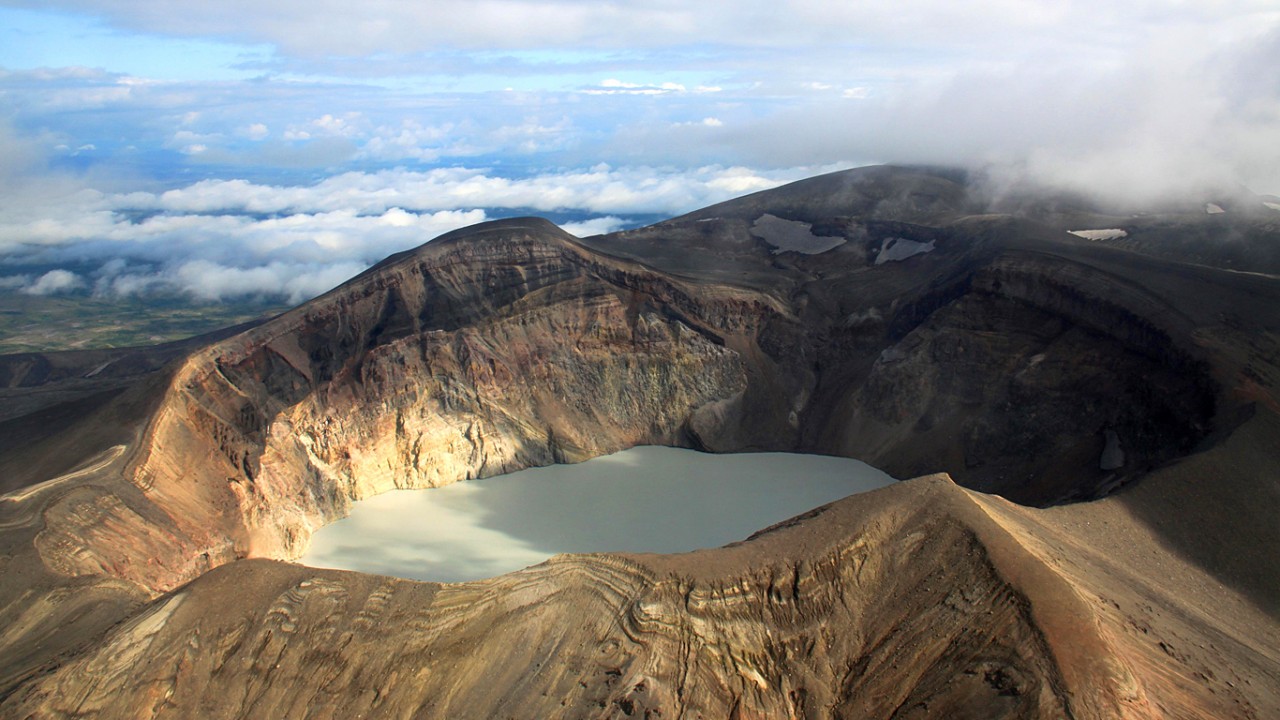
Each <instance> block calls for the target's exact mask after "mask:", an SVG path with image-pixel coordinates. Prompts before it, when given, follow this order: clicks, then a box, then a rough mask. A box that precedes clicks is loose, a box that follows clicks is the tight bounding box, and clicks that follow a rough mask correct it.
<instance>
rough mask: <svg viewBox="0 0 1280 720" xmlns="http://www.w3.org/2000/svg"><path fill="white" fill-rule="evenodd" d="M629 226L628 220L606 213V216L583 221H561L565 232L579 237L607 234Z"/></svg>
mask: <svg viewBox="0 0 1280 720" xmlns="http://www.w3.org/2000/svg"><path fill="white" fill-rule="evenodd" d="M626 226H627V221H626V220H623V219H622V218H620V217H614V216H612V215H606V216H605V217H598V218H591V219H590V220H583V221H582V222H569V223H561V224H560V227H561V228H563V229H564V231H565V232H567V233H569V234H571V235H577V236H578V237H591V236H592V235H605V234H607V233H611V232H617V231H618V230H621V229H623V228H625V227H626Z"/></svg>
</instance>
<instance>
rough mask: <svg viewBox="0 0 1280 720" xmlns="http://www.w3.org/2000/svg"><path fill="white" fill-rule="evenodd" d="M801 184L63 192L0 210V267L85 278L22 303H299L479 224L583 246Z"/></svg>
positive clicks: (657, 173)
mask: <svg viewBox="0 0 1280 720" xmlns="http://www.w3.org/2000/svg"><path fill="white" fill-rule="evenodd" d="M813 172H814V169H812V168H805V169H790V170H786V171H763V172H762V171H753V170H749V169H746V168H741V167H737V168H721V167H715V166H709V167H703V168H698V169H695V170H691V171H685V170H677V169H670V168H668V169H657V168H648V167H638V168H612V167H609V166H606V165H599V166H596V167H593V168H589V169H584V170H575V171H563V172H552V173H544V174H539V175H533V176H528V177H506V176H502V175H498V174H496V173H494V172H492V171H489V170H484V169H468V168H440V169H436V170H431V171H426V172H415V171H409V170H404V169H394V170H383V171H378V172H349V173H341V174H338V175H333V176H330V177H327V178H324V179H323V180H321V181H319V182H316V183H313V184H310V185H264V184H258V183H254V182H250V181H248V180H244V179H233V180H202V181H199V182H195V183H192V184H190V185H186V186H184V187H178V188H174V189H172V190H165V191H132V192H103V191H99V190H95V189H92V188H88V187H79V188H76V189H74V190H72V189H71V188H70V187H68V188H66V190H65V191H64V192H61V193H56V194H39V195H37V196H33V197H31V198H30V201H29V202H24V203H15V204H13V205H11V206H5V207H4V208H0V257H3V258H5V260H6V262H8V263H9V264H11V265H19V266H20V265H22V264H24V263H25V264H28V265H34V264H40V265H44V266H46V267H47V266H48V265H50V264H53V265H59V264H61V265H70V264H74V265H75V267H77V268H91V269H90V270H85V271H83V272H84V273H85V276H84V277H81V276H78V275H74V274H72V273H71V272H70V271H64V270H57V271H54V272H53V273H49V274H47V275H45V276H42V277H41V278H40V279H39V280H37V281H34V282H33V281H31V280H30V278H29V277H28V278H24V279H23V280H22V281H21V284H20V287H22V288H25V290H24V291H27V292H33V293H41V294H47V293H52V292H63V291H69V290H73V289H84V288H90V289H91V291H92V292H93V294H95V295H97V296H102V297H139V296H142V297H146V296H159V295H183V296H186V297H189V298H191V299H194V300H198V301H219V300H226V299H232V298H238V297H255V296H260V297H268V296H270V297H274V298H282V299H285V300H287V301H289V302H300V301H301V300H305V299H307V298H309V297H312V296H314V295H316V294H318V293H320V292H323V291H324V290H327V289H329V288H331V287H333V286H335V285H337V284H339V283H340V282H341V281H343V280H345V279H346V278H348V277H350V276H352V275H354V274H356V273H358V272H360V271H361V270H363V269H364V268H366V267H368V266H369V265H371V264H373V263H375V262H377V261H379V260H381V259H382V258H384V257H386V256H388V255H391V254H393V253H395V252H399V251H401V250H405V249H408V248H412V247H415V246H417V245H420V244H422V243H424V242H427V241H428V240H430V239H432V238H434V237H436V236H438V235H441V234H443V233H445V232H448V231H450V230H454V229H457V228H460V227H465V226H467V225H472V224H475V223H477V222H481V221H483V220H485V219H487V218H489V217H491V216H492V215H491V214H498V215H504V214H505V215H510V214H515V213H527V212H542V213H561V212H564V213H569V214H571V215H572V216H578V217H582V216H585V217H582V219H577V220H573V221H570V222H566V223H565V228H566V230H568V231H569V232H571V233H574V234H576V235H579V236H586V235H594V234H599V233H605V232H611V231H614V230H618V229H621V228H624V227H626V226H627V225H628V224H629V222H630V221H628V220H626V219H625V217H623V216H625V215H629V214H645V215H653V214H666V215H675V214H679V213H681V212H685V211H688V210H692V209H694V208H697V207H701V206H704V205H708V204H711V203H713V202H718V201H720V200H724V199H728V198H729V197H732V196H734V195H737V194H741V193H742V192H744V191H751V190H759V189H763V188H766V187H773V186H776V185H779V184H781V183H783V182H786V181H789V180H795V179H799V178H800V177H804V176H806V175H809V174H812V173H813ZM41 203H43V204H41ZM6 283H7V284H16V281H14V283H10V282H9V281H6Z"/></svg>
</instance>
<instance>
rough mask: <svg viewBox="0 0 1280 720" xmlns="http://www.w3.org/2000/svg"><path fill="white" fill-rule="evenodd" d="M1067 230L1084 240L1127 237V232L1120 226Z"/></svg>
mask: <svg viewBox="0 0 1280 720" xmlns="http://www.w3.org/2000/svg"><path fill="white" fill-rule="evenodd" d="M1067 232H1069V233H1071V234H1072V235H1075V236H1076V237H1082V238H1084V239H1085V240H1119V239H1120V238H1122V237H1129V233H1127V232H1125V231H1124V230H1121V229H1120V228H1102V229H1099V230H1068V231H1067Z"/></svg>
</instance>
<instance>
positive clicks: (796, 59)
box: [0, 0, 1280, 298]
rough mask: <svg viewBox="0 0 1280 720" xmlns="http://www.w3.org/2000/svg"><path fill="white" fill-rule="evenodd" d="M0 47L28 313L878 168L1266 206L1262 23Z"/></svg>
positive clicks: (325, 30) (1100, 14)
mask: <svg viewBox="0 0 1280 720" xmlns="http://www.w3.org/2000/svg"><path fill="white" fill-rule="evenodd" d="M0 27H2V28H6V29H4V30H0V95H2V96H3V98H4V102H3V105H2V106H0V190H2V191H3V192H4V198H5V199H4V201H3V203H2V204H0V262H2V263H4V264H5V265H7V266H9V267H13V268H15V269H14V270H13V271H12V272H6V271H5V270H3V267H4V266H3V265H0V276H3V277H9V278H14V277H18V276H20V275H23V274H26V275H29V276H30V278H29V281H28V282H27V284H26V285H23V287H27V288H31V287H34V285H32V284H31V283H34V282H35V279H36V278H38V277H42V276H43V273H45V272H49V271H50V270H51V269H52V268H49V267H39V268H34V269H33V267H31V263H33V262H36V263H40V262H44V263H60V262H69V261H71V260H76V261H81V262H82V263H83V262H88V263H89V264H90V265H89V266H84V265H83V264H82V265H81V266H77V267H75V268H72V267H70V266H68V267H67V268H64V269H66V270H67V271H68V272H75V273H79V275H81V276H83V275H84V274H85V273H92V272H97V270H92V269H91V266H92V264H93V263H106V262H108V261H110V260H113V259H119V260H123V261H125V262H126V264H127V265H130V266H131V267H132V266H136V267H139V268H144V269H146V270H145V274H146V277H149V278H151V280H149V281H148V282H134V281H132V280H130V281H129V282H127V283H124V284H121V285H118V286H117V285H115V284H111V283H108V285H107V287H109V288H113V290H112V291H115V290H114V288H126V287H127V288H130V289H131V291H138V292H141V291H142V290H143V289H146V288H150V289H156V288H168V289H171V290H172V289H179V290H181V291H182V292H188V293H191V294H194V295H196V296H199V297H223V296H225V294H226V292H229V291H230V290H217V288H248V287H251V286H253V285H254V283H253V282H249V281H248V280H246V281H245V282H243V283H212V282H210V283H208V284H207V286H204V287H193V286H190V285H188V284H184V283H185V281H183V280H181V278H182V277H185V276H184V275H183V274H182V273H179V272H178V269H179V268H182V267H186V266H187V263H191V262H207V263H214V264H216V265H217V267H219V268H223V269H226V270H227V271H229V272H231V271H234V272H236V273H240V274H241V276H243V277H244V278H249V277H257V278H263V280H262V285H261V288H262V289H267V288H269V287H276V288H279V287H283V286H282V285H279V284H278V283H276V279H277V274H272V273H270V272H267V269H269V268H271V267H273V265H272V264H273V263H275V265H274V267H282V268H291V269H289V270H282V271H280V273H278V275H287V274H291V273H292V275H291V276H293V277H296V276H297V275H296V273H295V270H294V268H309V269H310V271H311V272H310V275H311V276H314V277H317V278H321V277H324V278H328V277H329V276H330V275H331V274H336V273H337V272H338V270H339V269H341V270H342V271H343V272H346V271H347V270H348V269H350V268H355V267H357V266H361V265H363V264H367V263H369V262H372V261H373V260H376V259H377V258H379V257H381V256H382V255H383V254H385V253H386V252H389V251H394V250H397V249H402V248H404V247H408V246H410V245H413V244H417V243H419V242H421V241H422V240H424V239H426V238H427V237H430V236H431V234H434V233H436V232H440V231H444V230H448V229H452V228H454V227H457V226H459V225H460V224H466V223H470V222H473V221H475V220H476V219H483V218H484V217H491V216H493V215H494V214H495V213H497V214H507V213H508V212H516V211H537V212H568V213H569V215H566V218H565V219H564V220H565V222H578V223H581V222H589V223H590V225H578V226H574V228H571V229H574V230H575V231H578V232H584V233H589V232H597V231H602V230H610V229H616V228H617V227H621V226H623V225H624V224H625V223H626V222H628V220H627V216H628V215H655V214H674V213H678V212H682V211H685V210H690V209H693V208H695V207H698V206H701V205H705V204H708V203H710V202H714V201H716V200H719V199H724V198H726V197H729V196H732V195H735V194H741V193H743V192H749V191H751V190H757V189H762V188H764V187H769V186H771V185H774V184H777V183H780V182H783V181H787V180H792V179H796V178H798V177H801V176H803V175H806V174H812V173H814V172H817V171H820V170H823V169H835V168H838V167H848V166H852V165H857V164H864V163H871V162H916V163H960V164H979V165H987V166H994V167H998V168H1001V169H1002V170H1003V171H1006V172H1009V173H1012V174H1014V175H1017V176H1019V177H1025V176H1031V177H1032V178H1033V179H1036V180H1039V181H1041V182H1047V183H1050V184H1058V185H1065V186H1068V187H1070V188H1073V189H1083V190H1088V191H1092V192H1096V193H1098V194H1117V193H1123V194H1126V195H1129V196H1133V195H1137V196H1138V198H1137V199H1150V198H1152V197H1155V196H1157V195H1160V194H1164V193H1170V192H1188V191H1193V192H1194V191H1198V190H1200V189H1202V188H1203V187H1205V186H1222V185H1230V184H1233V183H1244V184H1246V185H1249V186H1250V187H1252V188H1253V189H1255V190H1257V191H1260V192H1272V193H1276V192H1280V9H1277V8H1276V6H1275V5H1274V3H1269V2H1261V1H1255V0H1232V1H1229V2H1223V3H1216V4H1213V5H1187V4H1174V3H1166V2H1140V3H1125V4H1122V5H1115V4H1112V3H1102V2H1092V1H1076V2H1067V3H1060V2H1048V1H1041V2H1031V3H1017V4H1013V3H980V4H973V3H941V2H937V1H936V0H912V1H910V2H905V3H895V4H893V5H892V6H890V5H875V4H865V3H861V4H832V3H827V2H816V1H814V2H809V1H807V0H806V1H803V2H796V3H786V4H777V3H762V2H747V3H736V2H735V3H731V4H730V3H726V2H707V3H699V4H697V5H696V6H688V5H687V4H679V3H673V2H666V1H665V0H663V1H657V0H651V1H648V2H612V3H578V2H563V1H562V2H547V1H545V0H490V1H486V2H480V3H475V2H452V1H436V2H427V3H399V2H390V1H386V2H373V3H365V4H361V5H350V4H343V3H336V2H320V3H316V2H308V3H300V2H293V1H292V0H273V1H270V2H252V3H250V2H242V1H240V0H232V1H231V2H224V3H214V4H207V3H206V4H201V5H198V6H186V5H184V6H175V5H173V4H171V3H166V2H159V0H141V1H137V0H131V1H130V2H121V1H117V0H55V1H54V2H39V3H37V2H29V1H24V0H16V1H15V0H7V1H5V2H0ZM602 163H604V164H605V165H601V164H602ZM610 218H614V219H610ZM87 268H89V269H87ZM249 271H253V272H249ZM194 275H200V276H203V277H211V278H212V277H216V276H217V273H194ZM104 277H105V276H104ZM113 277H115V276H113ZM126 277H132V276H128V275H126ZM101 279H102V278H98V279H96V280H95V279H94V278H92V277H87V276H86V277H83V285H74V284H72V285H66V286H65V287H67V288H71V287H79V288H80V291H82V292H83V291H87V290H88V289H89V288H91V287H92V288H98V289H100V288H101V287H103V286H102V285H101V283H100V282H99V280H101ZM5 282H7V283H8V284H10V285H12V284H13V283H14V282H15V281H13V280H8V281H5ZM112 282H113V283H114V280H113V281H112ZM317 282H318V281H317ZM306 292H309V291H306ZM306 292H304V291H302V290H300V289H298V290H294V291H288V292H285V293H284V294H285V295H286V296H287V297H290V298H293V297H302V296H303V295H305V294H306Z"/></svg>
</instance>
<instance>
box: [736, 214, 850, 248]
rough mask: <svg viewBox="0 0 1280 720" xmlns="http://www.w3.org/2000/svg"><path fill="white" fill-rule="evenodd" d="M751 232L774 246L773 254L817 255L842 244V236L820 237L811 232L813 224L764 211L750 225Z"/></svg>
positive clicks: (843, 241) (843, 240)
mask: <svg viewBox="0 0 1280 720" xmlns="http://www.w3.org/2000/svg"><path fill="white" fill-rule="evenodd" d="M751 234H752V235H755V236H756V237H758V238H760V239H761V240H764V241H765V242H767V243H769V244H770V245H772V246H773V247H774V251H773V254H774V255H777V254H779V253H784V252H798V253H804V254H805V255H818V254H820V253H824V252H826V251H828V250H831V249H832V248H836V247H839V246H841V245H843V244H844V243H845V242H846V240H845V239H844V238H842V237H821V236H819V235H814V234H813V226H812V225H810V224H809V223H807V222H800V221H798V220H783V219H782V218H780V217H776V216H774V215H770V214H769V213H765V214H764V215H761V216H760V217H758V218H756V221H755V222H754V223H752V225H751Z"/></svg>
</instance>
